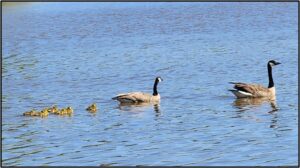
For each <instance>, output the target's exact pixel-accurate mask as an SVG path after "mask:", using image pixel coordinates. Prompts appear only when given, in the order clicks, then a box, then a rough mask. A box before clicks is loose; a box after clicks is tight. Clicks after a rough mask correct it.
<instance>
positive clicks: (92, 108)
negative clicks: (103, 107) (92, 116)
mask: <svg viewBox="0 0 300 168" xmlns="http://www.w3.org/2000/svg"><path fill="white" fill-rule="evenodd" d="M86 110H88V111H90V112H96V111H97V106H96V104H95V103H93V104H92V105H90V106H89V107H88V108H86Z"/></svg>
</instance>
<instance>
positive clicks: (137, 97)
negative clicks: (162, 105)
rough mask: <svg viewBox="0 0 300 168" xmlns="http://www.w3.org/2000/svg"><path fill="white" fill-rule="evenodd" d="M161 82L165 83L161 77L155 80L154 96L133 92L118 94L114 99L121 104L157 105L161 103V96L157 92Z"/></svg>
mask: <svg viewBox="0 0 300 168" xmlns="http://www.w3.org/2000/svg"><path fill="white" fill-rule="evenodd" d="M161 81H163V79H162V78H161V77H156V78H155V82H154V86H153V93H152V95H151V94H148V93H143V92H131V93H122V94H118V95H117V96H116V97H113V98H112V99H113V100H118V101H119V102H121V103H157V102H159V101H160V95H159V94H158V91H157V84H158V83H159V82H161Z"/></svg>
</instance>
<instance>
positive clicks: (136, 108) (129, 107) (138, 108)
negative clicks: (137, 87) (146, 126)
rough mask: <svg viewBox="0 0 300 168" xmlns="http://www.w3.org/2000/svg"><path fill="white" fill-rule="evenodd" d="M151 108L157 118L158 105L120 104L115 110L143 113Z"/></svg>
mask: <svg viewBox="0 0 300 168" xmlns="http://www.w3.org/2000/svg"><path fill="white" fill-rule="evenodd" d="M151 107H152V108H153V110H154V112H155V113H156V116H159V115H160V114H161V112H160V104H159V103H136V104H132V103H120V104H119V105H118V107H117V108H118V109H120V110H122V111H126V112H143V111H146V110H148V109H149V108H151Z"/></svg>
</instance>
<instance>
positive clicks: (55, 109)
mask: <svg viewBox="0 0 300 168" xmlns="http://www.w3.org/2000/svg"><path fill="white" fill-rule="evenodd" d="M58 111H59V109H58V107H57V106H56V105H55V106H53V107H51V108H49V110H48V112H50V113H57V112H58Z"/></svg>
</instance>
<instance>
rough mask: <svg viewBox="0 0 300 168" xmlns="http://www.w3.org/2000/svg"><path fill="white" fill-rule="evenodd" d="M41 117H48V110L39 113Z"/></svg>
mask: <svg viewBox="0 0 300 168" xmlns="http://www.w3.org/2000/svg"><path fill="white" fill-rule="evenodd" d="M39 115H40V117H48V115H49V112H48V109H44V110H42V111H41V112H40V113H39Z"/></svg>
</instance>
